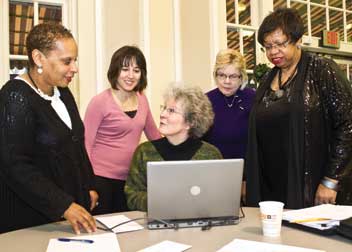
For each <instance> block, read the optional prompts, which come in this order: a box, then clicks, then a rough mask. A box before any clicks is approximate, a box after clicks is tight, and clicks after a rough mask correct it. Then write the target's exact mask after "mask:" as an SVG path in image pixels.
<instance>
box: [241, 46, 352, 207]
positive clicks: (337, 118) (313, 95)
mask: <svg viewBox="0 0 352 252" xmlns="http://www.w3.org/2000/svg"><path fill="white" fill-rule="evenodd" d="M277 70H278V68H276V67H275V68H273V69H272V70H271V72H269V73H268V74H267V75H266V76H265V77H264V78H263V81H262V83H261V85H260V86H259V87H258V90H257V93H256V100H255V103H254V106H253V108H252V111H251V114H250V119H249V136H248V147H247V156H246V163H245V173H246V181H247V186H246V187H247V190H246V193H247V195H246V198H247V204H248V205H250V206H258V202H259V201H261V188H260V187H261V178H262V174H261V173H262V171H261V164H260V160H259V153H258V149H259V148H258V146H257V144H258V143H257V138H256V110H257V108H258V104H259V103H260V102H262V98H263V95H264V93H265V91H266V90H267V89H268V88H270V84H271V82H272V80H273V78H274V76H275V74H276V72H277ZM290 99H291V112H290V123H289V125H287V127H288V128H289V135H288V136H282V137H288V138H289V147H290V149H289V157H288V158H289V164H288V185H287V206H285V207H286V208H302V207H307V206H312V205H313V204H314V197H315V192H316V190H317V187H318V185H319V183H320V181H321V179H322V178H323V177H324V176H327V177H330V178H333V179H337V180H339V182H340V184H341V185H342V186H341V190H340V191H339V193H338V200H339V203H343V204H352V183H351V181H352V113H351V111H352V91H351V84H350V83H349V82H348V80H347V78H346V76H345V75H344V74H343V73H342V71H341V70H340V69H339V67H338V66H337V64H336V63H335V62H333V61H332V60H329V59H326V58H321V57H318V56H315V55H312V54H309V53H306V52H304V51H302V57H301V59H300V62H299V66H298V74H297V77H296V81H295V85H294V87H293V90H292V92H291V94H290Z"/></svg>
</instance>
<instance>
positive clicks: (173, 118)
mask: <svg viewBox="0 0 352 252" xmlns="http://www.w3.org/2000/svg"><path fill="white" fill-rule="evenodd" d="M164 101H165V103H164V105H163V106H161V114H160V126H159V132H160V133H161V134H162V135H164V136H165V137H163V138H161V139H159V140H154V141H149V142H145V143H142V144H140V145H139V146H138V148H137V150H136V151H135V153H134V155H133V159H132V163H131V167H130V173H129V176H128V178H127V181H126V186H125V193H126V197H127V205H128V207H129V209H130V210H141V211H146V210H147V178H146V176H147V162H148V161H163V160H166V161H171V160H202V159H221V158H222V155H221V153H220V151H219V150H218V149H217V148H216V147H215V146H213V145H211V144H209V143H206V142H203V141H201V140H200V139H199V138H200V137H202V136H203V134H204V133H205V132H206V131H207V130H208V129H209V127H210V126H211V125H212V123H213V119H214V113H213V110H212V107H211V104H210V101H209V99H208V98H207V96H206V95H205V94H203V92H202V90H201V89H200V88H199V87H185V86H171V87H170V88H169V89H168V90H167V92H166V93H165V95H164Z"/></svg>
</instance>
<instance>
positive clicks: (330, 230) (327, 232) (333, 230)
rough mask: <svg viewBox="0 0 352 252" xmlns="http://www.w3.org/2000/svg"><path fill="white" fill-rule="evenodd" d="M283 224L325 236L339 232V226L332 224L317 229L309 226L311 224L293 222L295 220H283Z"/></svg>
mask: <svg viewBox="0 0 352 252" xmlns="http://www.w3.org/2000/svg"><path fill="white" fill-rule="evenodd" d="M282 225H284V226H287V227H292V228H297V229H299V230H303V231H307V232H310V233H315V234H318V235H323V236H331V235H336V234H337V226H332V227H330V228H328V229H323V230H321V229H317V228H314V227H309V226H305V225H302V224H299V223H293V222H289V221H287V220H282Z"/></svg>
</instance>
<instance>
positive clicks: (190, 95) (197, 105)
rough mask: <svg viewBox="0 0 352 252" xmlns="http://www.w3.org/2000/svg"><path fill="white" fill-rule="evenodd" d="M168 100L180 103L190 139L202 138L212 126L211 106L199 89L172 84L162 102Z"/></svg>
mask: <svg viewBox="0 0 352 252" xmlns="http://www.w3.org/2000/svg"><path fill="white" fill-rule="evenodd" d="M170 99H174V100H175V101H179V102H180V103H181V106H182V108H183V110H184V116H185V120H186V122H187V123H189V125H190V129H189V132H188V133H189V136H190V137H191V138H200V137H202V136H203V135H204V134H205V132H207V131H208V129H209V128H210V126H211V125H212V124H213V121H214V112H213V108H212V105H211V103H210V101H209V99H208V97H207V96H206V95H205V94H204V93H203V91H202V89H201V88H200V87H198V86H186V85H184V84H179V83H178V84H176V83H174V84H172V85H171V86H170V87H169V88H168V89H167V90H166V92H165V93H164V101H168V100H170Z"/></svg>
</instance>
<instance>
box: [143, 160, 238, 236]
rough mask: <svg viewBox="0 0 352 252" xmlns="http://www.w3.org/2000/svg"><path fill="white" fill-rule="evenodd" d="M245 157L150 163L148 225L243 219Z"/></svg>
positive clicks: (199, 224) (195, 224)
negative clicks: (241, 206) (241, 212)
mask: <svg viewBox="0 0 352 252" xmlns="http://www.w3.org/2000/svg"><path fill="white" fill-rule="evenodd" d="M242 173H243V159H218V160H190V161H158V162H148V163H147V184H148V186H147V188H148V189H147V191H148V211H147V216H148V228H149V229H164V228H174V229H177V228H184V227H202V228H203V229H207V228H210V227H211V226H223V225H234V224H237V223H238V222H239V210H240V201H241V184H242Z"/></svg>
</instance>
